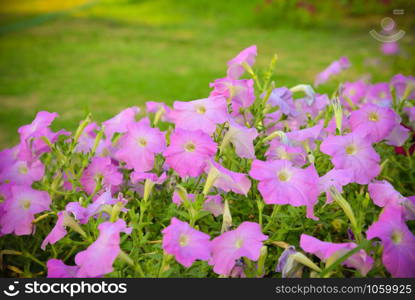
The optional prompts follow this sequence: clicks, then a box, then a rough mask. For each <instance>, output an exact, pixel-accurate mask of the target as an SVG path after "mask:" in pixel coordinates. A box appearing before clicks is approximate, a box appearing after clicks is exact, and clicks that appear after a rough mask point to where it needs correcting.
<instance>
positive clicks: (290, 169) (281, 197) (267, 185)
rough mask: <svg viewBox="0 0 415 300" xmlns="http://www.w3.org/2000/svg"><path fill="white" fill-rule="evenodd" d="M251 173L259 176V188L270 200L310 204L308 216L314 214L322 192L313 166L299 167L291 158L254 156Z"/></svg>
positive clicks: (263, 195)
mask: <svg viewBox="0 0 415 300" xmlns="http://www.w3.org/2000/svg"><path fill="white" fill-rule="evenodd" d="M249 175H250V176H251V177H252V178H254V179H256V180H258V181H259V184H258V189H259V192H260V193H261V195H262V197H263V198H264V201H265V203H267V204H290V205H292V206H302V205H305V206H307V217H308V218H311V219H317V218H316V217H315V216H314V212H313V209H314V205H315V204H316V203H317V197H318V195H319V186H318V184H319V177H318V174H317V172H316V170H315V168H314V166H312V165H311V166H309V167H308V168H306V169H300V168H296V167H294V166H293V165H292V163H291V162H290V161H287V160H274V161H260V160H254V161H253V163H252V167H251V171H250V172H249Z"/></svg>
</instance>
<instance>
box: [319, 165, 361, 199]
mask: <svg viewBox="0 0 415 300" xmlns="http://www.w3.org/2000/svg"><path fill="white" fill-rule="evenodd" d="M352 176H353V174H351V172H349V171H348V170H342V169H340V170H337V169H332V170H330V171H328V172H327V173H326V174H325V175H324V176H322V177H320V182H319V186H320V193H326V197H327V203H331V202H333V198H332V197H331V193H330V188H331V187H332V186H334V187H335V188H336V189H337V190H338V191H339V193H342V192H343V186H345V185H348V184H349V183H350V182H351V180H352Z"/></svg>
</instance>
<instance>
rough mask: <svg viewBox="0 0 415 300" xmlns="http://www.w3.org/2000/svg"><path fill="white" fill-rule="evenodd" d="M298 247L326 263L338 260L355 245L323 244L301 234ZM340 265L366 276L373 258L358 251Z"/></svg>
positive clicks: (362, 251)
mask: <svg viewBox="0 0 415 300" xmlns="http://www.w3.org/2000/svg"><path fill="white" fill-rule="evenodd" d="M300 247H301V248H302V249H303V250H304V251H306V252H308V253H312V254H314V255H315V256H317V257H318V258H320V259H321V260H322V261H327V260H329V259H334V260H335V259H337V258H340V257H341V256H342V255H344V254H346V253H347V252H349V251H350V250H352V249H354V248H356V247H357V245H356V244H355V243H329V242H323V241H320V240H318V239H316V238H315V237H312V236H310V235H307V234H302V235H301V237H300ZM342 265H345V266H347V267H350V268H354V269H357V270H358V271H359V272H360V274H362V275H363V276H366V274H367V272H369V271H370V270H371V269H372V266H373V258H372V257H370V256H369V255H367V253H366V252H365V251H364V250H359V252H357V253H355V254H353V255H352V256H350V257H349V258H348V259H346V260H345V261H344V262H343V263H342Z"/></svg>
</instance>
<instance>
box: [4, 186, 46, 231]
mask: <svg viewBox="0 0 415 300" xmlns="http://www.w3.org/2000/svg"><path fill="white" fill-rule="evenodd" d="M50 203H51V199H50V197H49V194H48V193H47V192H44V191H37V190H34V189H32V188H31V187H30V186H26V185H13V186H12V187H11V197H10V198H7V199H6V201H5V202H4V206H3V210H4V214H3V216H2V218H1V219H0V227H1V228H0V232H1V233H2V234H9V233H13V232H14V233H15V234H16V235H26V234H31V233H32V232H33V224H32V221H33V220H34V216H35V214H37V213H40V212H43V211H45V210H49V205H50Z"/></svg>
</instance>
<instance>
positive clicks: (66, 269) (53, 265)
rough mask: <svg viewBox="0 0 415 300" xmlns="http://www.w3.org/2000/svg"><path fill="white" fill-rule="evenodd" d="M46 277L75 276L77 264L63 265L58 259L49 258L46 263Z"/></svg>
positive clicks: (77, 268)
mask: <svg viewBox="0 0 415 300" xmlns="http://www.w3.org/2000/svg"><path fill="white" fill-rule="evenodd" d="M46 266H47V268H48V276H47V277H48V278H75V277H77V276H76V273H77V272H78V270H79V267H78V266H68V265H65V263H64V262H63V261H61V260H60V259H56V258H52V259H49V260H48V262H47V264H46Z"/></svg>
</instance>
